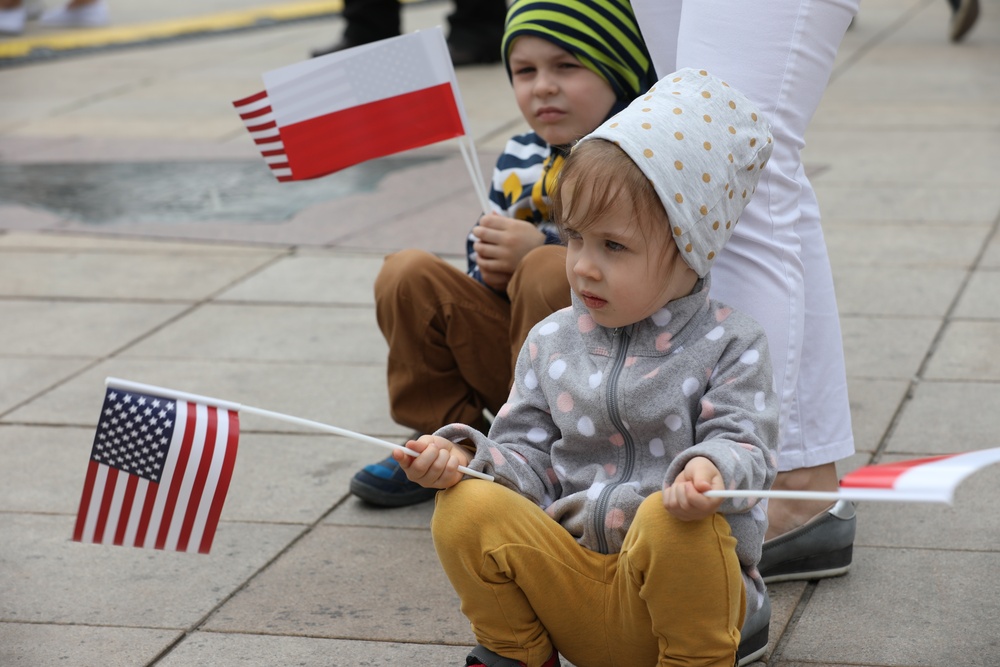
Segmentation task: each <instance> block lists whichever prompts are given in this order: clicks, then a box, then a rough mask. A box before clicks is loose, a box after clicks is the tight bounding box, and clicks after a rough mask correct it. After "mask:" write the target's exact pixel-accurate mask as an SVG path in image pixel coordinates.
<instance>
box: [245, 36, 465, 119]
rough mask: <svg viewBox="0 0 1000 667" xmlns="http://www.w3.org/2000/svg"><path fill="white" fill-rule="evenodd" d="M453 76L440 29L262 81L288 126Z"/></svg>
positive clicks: (273, 74)
mask: <svg viewBox="0 0 1000 667" xmlns="http://www.w3.org/2000/svg"><path fill="white" fill-rule="evenodd" d="M453 73H454V69H453V67H452V64H451V59H450V57H449V55H448V49H447V45H446V43H445V40H444V36H443V33H442V32H441V29H440V28H437V27H436V28H432V29H430V30H421V31H419V32H414V33H410V34H407V35H400V36H399V37H393V38H391V39H385V40H382V41H379V42H373V43H371V44H366V45H364V46H363V47H357V48H355V49H346V50H344V51H338V52H336V53H331V54H329V55H327V56H322V57H320V58H312V59H310V60H308V61H304V62H302V63H297V64H295V65H290V66H288V67H283V68H281V69H277V70H273V71H270V72H265V73H264V75H263V79H264V87H265V88H266V90H267V95H268V97H269V98H270V100H271V109H272V111H273V112H274V117H275V118H276V119H277V121H278V125H280V126H282V127H285V126H288V125H292V124H294V123H298V122H301V121H305V120H309V119H310V118H316V117H318V116H322V115H326V114H330V113H334V112H336V111H341V110H343V109H347V108H350V107H354V106H358V105H362V104H368V103H371V102H377V101H378V100H383V99H386V98H389V97H395V96H398V95H403V94H406V93H412V92H416V91H418V90H424V89H426V88H430V87H433V86H437V85H440V84H443V83H451V82H452V80H453Z"/></svg>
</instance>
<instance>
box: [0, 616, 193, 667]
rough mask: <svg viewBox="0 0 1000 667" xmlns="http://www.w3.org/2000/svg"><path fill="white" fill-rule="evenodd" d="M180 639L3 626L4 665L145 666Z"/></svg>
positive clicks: (172, 633)
mask: <svg viewBox="0 0 1000 667" xmlns="http://www.w3.org/2000/svg"><path fill="white" fill-rule="evenodd" d="M180 635H181V633H180V632H178V631H176V630H155V629H148V628H121V627H94V626H86V625H54V624H49V623H45V624H41V623H5V622H0V664H3V665H5V666H6V667H38V665H102V666H105V667H132V666H133V665H145V664H149V663H150V662H151V661H152V660H153V659H155V658H156V656H157V655H159V654H160V653H162V652H163V650H164V649H166V648H167V647H168V646H170V644H172V643H173V642H174V641H176V640H177V638H178V637H180Z"/></svg>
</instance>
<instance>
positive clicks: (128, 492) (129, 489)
mask: <svg viewBox="0 0 1000 667" xmlns="http://www.w3.org/2000/svg"><path fill="white" fill-rule="evenodd" d="M137 486H139V478H138V477H137V476H136V475H126V482H125V497H124V498H123V499H122V509H121V513H120V514H119V516H118V529H117V530H115V544H117V545H118V546H121V545H122V543H123V542H124V541H125V529H127V528H128V518H129V517H130V516H131V515H132V503H133V502H135V489H136V487H137Z"/></svg>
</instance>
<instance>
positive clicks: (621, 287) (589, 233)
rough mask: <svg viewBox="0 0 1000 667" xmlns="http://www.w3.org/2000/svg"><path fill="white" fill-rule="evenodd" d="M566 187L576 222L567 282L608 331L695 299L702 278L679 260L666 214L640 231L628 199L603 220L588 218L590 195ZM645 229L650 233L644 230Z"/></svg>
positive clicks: (570, 231) (568, 229) (567, 229)
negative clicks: (691, 296)
mask: <svg viewBox="0 0 1000 667" xmlns="http://www.w3.org/2000/svg"><path fill="white" fill-rule="evenodd" d="M576 185H577V184H575V183H568V184H565V189H564V191H563V200H564V201H565V202H566V205H567V207H568V209H569V210H572V211H573V217H574V218H575V219H576V220H579V221H581V222H582V223H584V224H581V225H580V227H579V228H576V227H574V224H573V223H574V220H572V219H570V220H566V221H565V226H564V234H565V236H566V239H567V244H566V245H567V252H566V277H567V278H568V279H569V284H570V287H572V289H573V292H575V293H576V295H577V296H578V297H579V298H580V300H581V301H582V302H583V304H584V305H585V306H586V307H587V310H589V311H590V314H591V316H592V317H593V318H594V321H595V322H597V323H598V324H600V325H601V326H604V327H609V328H614V327H622V326H626V325H629V324H633V323H635V322H639V321H641V320H644V319H646V318H647V317H649V316H650V315H652V314H653V313H655V312H656V311H658V310H659V309H661V308H663V306H665V305H666V304H667V303H668V302H669V301H673V300H674V299H678V298H680V297H683V296H687V295H688V294H690V293H691V289H692V288H693V287H694V284H695V282H697V280H698V275H697V274H696V273H695V272H694V270H692V269H691V267H689V266H688V265H687V263H685V262H684V260H683V259H681V258H680V254H679V250H678V249H677V244H676V243H674V241H673V239H672V238H670V236H669V232H668V231H667V230H668V229H669V224H668V221H667V219H666V218H667V216H666V214H665V213H663V214H662V217H663V219H662V220H658V221H656V222H655V224H649V225H642V226H640V224H639V223H638V222H637V221H636V219H635V212H634V211H633V209H632V206H631V204H630V203H629V202H628V198H627V197H620V203H616V204H615V205H614V206H611V207H609V208H608V210H607V212H606V213H604V214H603V215H602V216H601V217H599V218H596V219H593V220H591V219H590V216H588V211H587V209H588V202H587V198H588V197H587V193H586V191H585V190H583V189H581V191H580V193H579V194H580V197H581V198H582V199H581V200H580V201H577V200H576V196H577V188H576V187H575V186H576ZM644 228H649V229H645V231H644Z"/></svg>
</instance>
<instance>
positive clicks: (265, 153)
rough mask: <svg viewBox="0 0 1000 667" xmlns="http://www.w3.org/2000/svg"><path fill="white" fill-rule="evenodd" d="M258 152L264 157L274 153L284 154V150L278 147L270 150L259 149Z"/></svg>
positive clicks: (272, 155) (271, 155)
mask: <svg viewBox="0 0 1000 667" xmlns="http://www.w3.org/2000/svg"><path fill="white" fill-rule="evenodd" d="M260 154H261V155H263V156H264V157H274V156H275V155H284V154H285V151H283V150H281V149H280V148H275V149H274V150H270V151H261V152H260Z"/></svg>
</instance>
